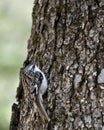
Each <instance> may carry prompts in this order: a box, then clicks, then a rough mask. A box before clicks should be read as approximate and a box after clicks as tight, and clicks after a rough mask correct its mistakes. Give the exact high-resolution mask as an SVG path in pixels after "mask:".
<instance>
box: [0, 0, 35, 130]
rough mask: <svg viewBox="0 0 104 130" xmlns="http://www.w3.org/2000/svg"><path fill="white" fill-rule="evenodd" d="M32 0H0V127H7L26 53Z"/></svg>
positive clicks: (6, 128)
mask: <svg viewBox="0 0 104 130" xmlns="http://www.w3.org/2000/svg"><path fill="white" fill-rule="evenodd" d="M33 2H34V1H33V0H0V130H8V129H9V123H10V118H11V106H12V104H13V102H15V101H16V100H15V95H16V89H17V87H18V84H19V70H20V68H21V67H22V64H23V62H24V60H25V59H26V55H27V41H28V39H29V36H30V32H31V23H32V22H31V21H32V18H31V13H32V8H33Z"/></svg>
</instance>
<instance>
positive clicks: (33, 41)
mask: <svg viewBox="0 0 104 130" xmlns="http://www.w3.org/2000/svg"><path fill="white" fill-rule="evenodd" d="M32 19H33V23H32V31H31V36H30V39H29V42H28V56H27V59H26V61H25V63H24V66H26V65H27V64H29V63H30V62H32V61H38V65H39V67H40V68H41V69H42V71H43V72H45V74H46V77H47V78H48V87H49V88H48V94H47V95H46V96H45V97H44V106H45V109H46V110H47V113H48V115H49V117H50V119H51V121H50V122H49V123H48V124H47V125H44V126H43V125H42V122H41V119H40V117H39V114H38V112H37V109H36V105H35V104H34V103H33V101H32V100H31V98H30V94H29V92H28V90H27V89H26V88H27V87H26V86H25V83H24V84H23V82H22V81H21V79H22V74H20V85H19V87H18V89H17V99H18V104H17V106H16V107H17V108H18V111H19V112H18V113H19V115H18V114H16V115H18V116H16V117H17V118H18V120H17V122H18V123H17V124H15V130H16V129H17V130H104V1H103V0H87V1H86V0H39V1H38V0H36V1H35V4H34V8H33V13H32ZM14 113H16V112H15V111H14ZM12 115H13V114H12ZM14 115H15V114H14ZM12 125H13V118H12V119H11V124H10V130H14V129H13V127H11V126H12Z"/></svg>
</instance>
